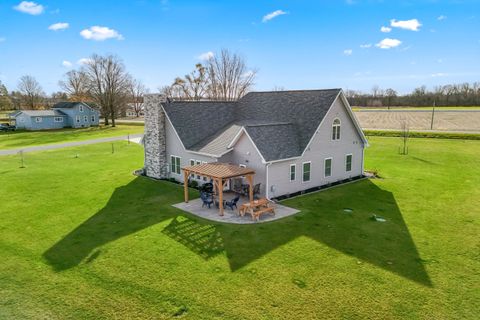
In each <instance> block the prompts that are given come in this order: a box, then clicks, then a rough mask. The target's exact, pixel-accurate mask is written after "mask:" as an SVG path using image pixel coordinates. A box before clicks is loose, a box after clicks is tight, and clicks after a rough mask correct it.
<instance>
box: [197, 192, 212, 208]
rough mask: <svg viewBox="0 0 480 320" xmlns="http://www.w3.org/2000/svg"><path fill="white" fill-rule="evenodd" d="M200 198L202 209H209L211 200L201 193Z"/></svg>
mask: <svg viewBox="0 0 480 320" xmlns="http://www.w3.org/2000/svg"><path fill="white" fill-rule="evenodd" d="M200 198H201V199H202V202H203V203H202V208H203V207H205V206H207V207H208V208H209V209H210V208H211V205H212V203H213V199H212V198H211V197H209V196H208V195H207V194H205V193H203V192H202V193H200Z"/></svg>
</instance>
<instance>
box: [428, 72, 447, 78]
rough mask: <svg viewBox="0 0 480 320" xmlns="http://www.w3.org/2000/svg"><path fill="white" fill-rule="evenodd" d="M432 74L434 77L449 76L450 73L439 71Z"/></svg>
mask: <svg viewBox="0 0 480 320" xmlns="http://www.w3.org/2000/svg"><path fill="white" fill-rule="evenodd" d="M430 76H431V77H433V78H437V77H446V76H448V73H443V72H438V73H434V74H432V75H430Z"/></svg>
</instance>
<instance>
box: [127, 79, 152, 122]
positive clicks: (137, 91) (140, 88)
mask: <svg viewBox="0 0 480 320" xmlns="http://www.w3.org/2000/svg"><path fill="white" fill-rule="evenodd" d="M128 91H129V96H130V100H131V103H132V106H133V111H134V112H135V115H136V116H137V118H138V117H139V116H140V112H141V111H142V106H143V96H144V95H145V93H147V88H145V86H144V85H143V83H142V82H141V81H140V80H136V79H132V80H131V81H130V83H129V86H128Z"/></svg>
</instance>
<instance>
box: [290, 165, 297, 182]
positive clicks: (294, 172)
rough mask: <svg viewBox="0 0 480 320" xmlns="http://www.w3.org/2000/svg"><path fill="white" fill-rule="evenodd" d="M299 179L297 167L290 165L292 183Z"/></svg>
mask: <svg viewBox="0 0 480 320" xmlns="http://www.w3.org/2000/svg"><path fill="white" fill-rule="evenodd" d="M295 179H297V165H296V164H291V165H290V181H295Z"/></svg>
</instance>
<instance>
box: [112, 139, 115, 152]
mask: <svg viewBox="0 0 480 320" xmlns="http://www.w3.org/2000/svg"><path fill="white" fill-rule="evenodd" d="M113 153H115V147H114V146H113V142H112V154H113Z"/></svg>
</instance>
